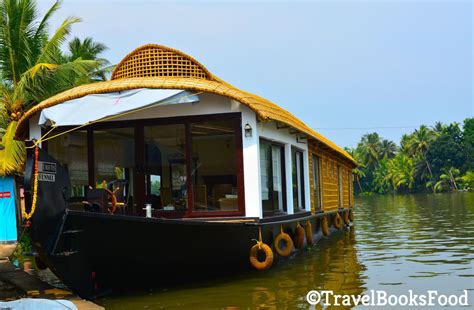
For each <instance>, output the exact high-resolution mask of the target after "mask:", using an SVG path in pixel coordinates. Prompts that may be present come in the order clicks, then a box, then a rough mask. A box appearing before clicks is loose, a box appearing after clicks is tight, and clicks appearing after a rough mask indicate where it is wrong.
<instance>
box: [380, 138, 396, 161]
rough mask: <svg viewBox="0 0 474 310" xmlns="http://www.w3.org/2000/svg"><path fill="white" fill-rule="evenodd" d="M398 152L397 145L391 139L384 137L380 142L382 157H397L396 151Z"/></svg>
mask: <svg viewBox="0 0 474 310" xmlns="http://www.w3.org/2000/svg"><path fill="white" fill-rule="evenodd" d="M396 152H397V145H396V144H395V143H394V142H393V141H390V140H387V139H383V140H382V142H381V143H380V158H382V159H390V158H393V157H395V153H396Z"/></svg>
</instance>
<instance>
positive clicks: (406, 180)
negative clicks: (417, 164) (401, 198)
mask: <svg viewBox="0 0 474 310" xmlns="http://www.w3.org/2000/svg"><path fill="white" fill-rule="evenodd" d="M413 169H414V164H413V160H412V159H411V158H410V157H409V156H407V155H405V154H403V153H399V154H397V156H395V157H394V158H393V159H391V160H389V161H388V162H387V174H386V178H387V180H390V181H391V183H392V186H393V188H394V189H399V188H400V189H411V188H412V187H413V184H414V178H413Z"/></svg>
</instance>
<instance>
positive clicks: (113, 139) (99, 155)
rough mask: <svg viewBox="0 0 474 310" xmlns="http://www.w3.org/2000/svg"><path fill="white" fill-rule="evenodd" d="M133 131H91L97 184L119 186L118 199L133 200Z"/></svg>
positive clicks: (110, 186) (119, 129)
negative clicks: (92, 133)
mask: <svg viewBox="0 0 474 310" xmlns="http://www.w3.org/2000/svg"><path fill="white" fill-rule="evenodd" d="M134 175H135V131H134V129H133V128H114V129H97V130H94V179H95V183H96V187H98V188H103V187H104V185H105V186H107V187H108V188H109V189H112V188H113V189H116V188H119V191H118V192H116V196H117V200H118V201H119V202H120V201H126V202H129V201H130V202H133V200H130V199H133V196H134V193H133V190H130V189H133V188H134Z"/></svg>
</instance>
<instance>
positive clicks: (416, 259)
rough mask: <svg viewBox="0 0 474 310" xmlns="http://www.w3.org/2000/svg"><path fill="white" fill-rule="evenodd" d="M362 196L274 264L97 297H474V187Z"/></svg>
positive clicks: (281, 303)
mask: <svg viewBox="0 0 474 310" xmlns="http://www.w3.org/2000/svg"><path fill="white" fill-rule="evenodd" d="M357 203H358V206H357V212H356V225H355V227H353V228H351V229H350V230H348V231H345V232H341V233H340V234H337V235H333V236H331V237H330V238H329V239H326V240H323V241H321V242H319V243H318V244H317V245H316V246H314V247H313V248H312V249H309V250H307V251H304V252H302V253H300V254H298V255H296V256H294V257H292V258H291V259H290V260H289V261H287V262H283V263H282V264H280V265H279V266H275V268H272V269H271V270H268V271H265V272H257V271H255V272H248V273H245V274H240V275H234V276H227V277H226V278H225V279H215V280H207V281H205V282H199V283H183V285H181V286H180V287H168V288H160V289H156V288H155V289H152V290H149V291H140V292H135V293H130V294H129V295H127V296H123V295H121V296H111V297H107V298H106V299H102V300H100V301H99V302H100V303H101V304H103V305H104V306H106V307H107V308H108V309H109V308H110V309H135V308H144V307H145V308H148V309H160V308H167V309H173V308H182V307H184V308H192V307H194V308H196V309H202V308H206V309H247V308H250V309H293V308H296V307H298V308H307V307H308V304H307V303H306V299H305V296H306V293H307V292H308V291H309V290H333V291H334V293H335V294H351V295H358V294H362V293H364V292H365V293H368V291H369V290H377V289H384V290H386V291H387V292H388V293H389V294H406V293H407V291H408V290H410V289H411V290H414V291H415V292H426V291H427V290H438V291H439V292H440V293H443V294H454V293H456V294H459V293H461V292H462V290H463V289H470V290H471V292H470V303H471V304H474V300H473V299H472V297H473V296H472V295H474V292H472V290H473V289H474V271H473V270H474V265H473V262H474V248H473V245H474V193H460V194H439V195H433V194H428V195H406V196H374V197H367V198H363V199H358V201H357ZM157 282H159V279H157ZM317 308H319V307H317ZM339 308H341V307H339Z"/></svg>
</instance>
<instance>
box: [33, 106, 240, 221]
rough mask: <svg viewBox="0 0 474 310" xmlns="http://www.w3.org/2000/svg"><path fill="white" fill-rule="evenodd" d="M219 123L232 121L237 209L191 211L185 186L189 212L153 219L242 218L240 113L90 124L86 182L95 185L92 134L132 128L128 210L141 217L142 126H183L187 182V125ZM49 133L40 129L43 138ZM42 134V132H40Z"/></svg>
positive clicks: (143, 182)
mask: <svg viewBox="0 0 474 310" xmlns="http://www.w3.org/2000/svg"><path fill="white" fill-rule="evenodd" d="M214 120H216V121H222V120H229V121H235V143H236V153H235V158H236V168H237V169H236V176H237V194H238V202H237V204H238V209H237V210H230V211H194V210H193V188H192V187H193V184H192V182H187V191H188V197H187V199H188V208H187V211H185V212H179V211H176V212H174V211H154V216H164V217H168V218H181V217H191V218H192V217H223V216H245V190H244V169H243V146H242V113H241V112H231V113H217V114H201V115H190V116H173V117H165V118H147V119H134V120H124V121H110V122H100V123H95V124H91V125H89V126H87V127H86V130H87V154H88V156H87V161H88V167H87V168H88V181H89V186H94V185H95V175H94V173H95V167H94V165H95V163H94V149H93V145H94V131H96V130H104V129H116V128H128V127H131V128H134V135H135V164H136V169H135V170H136V171H135V175H134V177H135V189H134V190H135V195H136V196H137V197H135V199H136V201H135V203H134V204H135V206H132V208H131V209H133V210H134V214H140V215H144V212H145V211H143V210H142V209H143V208H144V206H145V196H146V192H145V186H146V180H145V138H144V128H145V126H157V125H171V124H184V125H185V132H186V133H185V136H186V167H187V179H188V180H191V175H192V162H190V161H192V145H191V144H190V143H191V142H192V141H191V132H190V124H191V123H199V122H209V121H214ZM74 128H76V126H62V127H58V128H55V129H54V130H52V132H51V133H50V134H49V135H50V136H53V135H55V134H58V133H62V132H65V131H68V130H71V129H74ZM48 130H49V129H42V135H43V134H44V132H46V131H48ZM43 131H44V132H43ZM42 148H43V149H45V150H46V151H47V149H48V146H47V141H44V142H43V143H42Z"/></svg>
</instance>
